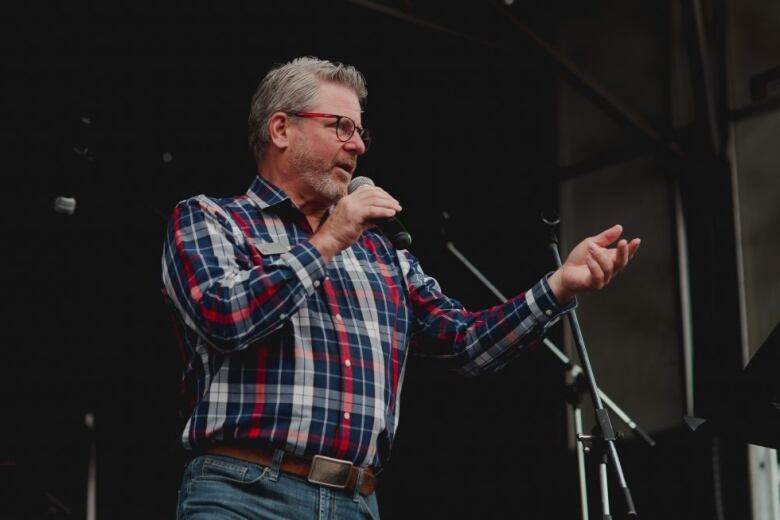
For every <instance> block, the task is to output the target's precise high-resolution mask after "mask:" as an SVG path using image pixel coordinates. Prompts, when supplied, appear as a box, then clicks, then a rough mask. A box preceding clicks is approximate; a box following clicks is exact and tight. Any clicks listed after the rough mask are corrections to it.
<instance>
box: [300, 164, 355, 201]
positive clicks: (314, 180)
mask: <svg viewBox="0 0 780 520" xmlns="http://www.w3.org/2000/svg"><path fill="white" fill-rule="evenodd" d="M303 176H304V178H305V179H306V180H307V181H308V183H309V185H310V186H311V187H312V188H313V189H314V191H316V192H317V193H318V194H319V195H322V197H323V198H325V199H327V200H329V201H330V202H331V203H332V204H335V203H337V202H338V201H339V200H341V198H342V197H343V196H344V195H346V193H344V188H343V187H342V186H341V185H339V184H337V183H336V182H334V181H333V179H331V178H330V175H329V172H315V171H312V170H306V171H305V173H304V174H303Z"/></svg>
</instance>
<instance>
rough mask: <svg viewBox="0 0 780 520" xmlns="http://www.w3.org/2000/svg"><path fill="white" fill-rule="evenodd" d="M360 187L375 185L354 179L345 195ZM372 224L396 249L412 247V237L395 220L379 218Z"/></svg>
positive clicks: (366, 178)
mask: <svg viewBox="0 0 780 520" xmlns="http://www.w3.org/2000/svg"><path fill="white" fill-rule="evenodd" d="M361 186H376V184H374V181H372V180H371V179H369V178H368V177H355V178H354V179H352V180H351V181H350V183H349V186H348V187H347V193H352V192H353V191H355V190H356V189H358V188H359V187H361ZM374 223H375V224H376V227H378V228H379V230H380V231H381V232H382V233H384V235H385V236H386V237H387V238H389V239H390V242H392V243H393V247H395V248H396V249H409V246H410V245H412V235H410V234H409V232H408V231H407V230H406V228H405V227H404V225H403V224H401V221H400V220H398V219H397V218H395V217H390V218H381V219H377V220H375V221H374Z"/></svg>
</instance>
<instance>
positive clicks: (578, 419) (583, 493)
mask: <svg viewBox="0 0 780 520" xmlns="http://www.w3.org/2000/svg"><path fill="white" fill-rule="evenodd" d="M571 408H572V411H573V412H574V429H575V435H576V436H577V439H579V438H580V437H581V435H582V410H581V409H580V407H579V406H577V405H571ZM576 445H577V474H578V475H579V480H580V510H581V511H582V520H588V518H589V517H588V483H587V482H588V477H587V475H586V474H585V447H584V446H583V445H582V442H579V441H577V442H576Z"/></svg>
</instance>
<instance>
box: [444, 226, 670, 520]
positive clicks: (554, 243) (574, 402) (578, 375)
mask: <svg viewBox="0 0 780 520" xmlns="http://www.w3.org/2000/svg"><path fill="white" fill-rule="evenodd" d="M443 217H444V219H445V221H446V220H448V219H449V215H448V214H447V213H446V212H444V213H443ZM544 222H545V223H546V224H547V225H548V226H550V237H551V240H550V248H551V249H552V251H553V254H554V256H555V260H556V263H557V265H558V267H560V265H561V259H560V254H559V252H558V239H557V237H556V236H555V231H554V229H553V227H552V226H555V225H557V224H558V221H557V220H556V221H554V222H549V221H547V220H544ZM442 234H443V235H445V236H446V232H445V230H444V229H442ZM445 247H446V248H447V249H448V250H449V251H450V252H451V253H452V254H453V255H454V256H455V257H456V258H457V259H458V260H459V261H460V262H461V263H462V264H463V265H464V266H466V268H467V269H468V270H469V271H471V273H472V274H473V275H474V276H475V277H476V278H477V279H478V280H479V281H480V282H482V284H483V285H484V286H485V287H487V288H488V290H490V291H491V292H492V293H493V294H494V295H495V296H496V297H497V298H498V299H499V301H501V302H505V301H507V300H508V298H507V297H506V296H505V295H504V294H503V293H501V291H499V290H498V288H496V286H495V285H493V284H492V283H491V282H490V280H488V279H487V278H486V277H485V276H484V275H483V274H482V273H481V272H480V271H479V269H477V268H476V267H475V266H474V265H473V264H472V263H471V262H470V261H469V260H468V259H467V258H466V257H465V256H464V255H463V254H462V253H461V252H460V251H459V250H458V249H457V248H456V247H455V245H454V244H453V243H452V241H450V240H447V241H446V244H445ZM570 319H571V320H572V327H573V328H574V327H575V324H576V330H577V331H579V324H578V322H577V321H576V315H575V314H574V311H570ZM575 337H576V334H575ZM578 337H579V339H582V333H581V332H580V333H579V336H578ZM543 343H544V345H545V346H546V347H547V348H548V349H549V350H550V352H552V353H553V354H554V355H555V357H557V358H558V359H559V360H560V361H561V362H562V363H563V364H564V365H565V367H566V371H567V374H568V380H569V381H571V382H570V383H568V386H569V397H568V404H569V406H571V408H572V412H573V416H574V423H575V433H576V437H577V469H578V471H577V472H578V476H579V484H580V505H581V511H582V519H583V520H588V498H587V479H586V475H585V456H584V454H585V453H586V452H590V451H591V449H592V447H594V446H596V445H597V444H599V443H598V442H594V441H597V440H598V439H600V438H603V436H602V435H593V436H586V435H584V434H583V433H582V411H581V407H580V403H581V398H582V395H583V394H584V392H585V386H586V385H585V384H584V383H583V379H584V375H586V374H588V373H589V374H590V378H589V381H588V382H589V387H590V390H591V395H592V396H593V398H594V410H596V411H597V412H596V419H597V424H599V426H600V427H601V428H603V427H602V426H601V424H602V422H605V423H606V425H607V428H606V429H605V431H607V432H609V433H610V437H611V439H612V440H611V441H610V443H609V444H608V443H606V442H602V443H600V444H601V446H599V448H600V451H599V455H601V458H600V460H601V463H600V478H599V482H600V484H601V491H602V493H601V498H602V511H603V512H604V516H603V519H604V520H608V519H611V518H612V517H611V516H610V513H609V501H608V495H607V485H606V484H607V483H606V460H607V459H608V457H609V455H610V454H611V453H614V458H613V459H612V460H613V461H614V462H613V464H614V465H615V467H616V473H617V474H618V477H619V481H620V484H621V488H622V489H623V490H624V496H625V498H626V502H627V505H628V514H629V515H632V516H636V515H637V514H636V510H635V508H634V504H633V500H632V498H631V493H630V491H629V489H628V486H627V485H626V483H625V478H624V477H623V473H622V469H621V468H620V461H619V460H618V457H617V451H616V450H615V447H614V439H615V434H614V430H613V429H612V425H611V423H610V422H609V415H608V414H607V412H606V410H604V407H603V403H606V405H607V406H609V408H610V409H611V410H612V411H613V413H615V415H617V416H618V417H619V418H620V419H621V421H623V423H625V425H626V426H628V428H629V429H631V431H632V432H634V434H635V435H636V436H638V437H639V438H641V439H642V440H643V441H644V442H645V443H646V444H647V445H648V446H650V447H653V446H655V441H654V440H653V438H652V437H650V435H649V434H648V433H647V432H646V431H645V430H644V429H642V428H641V427H640V426H639V425H637V423H636V422H635V421H634V420H633V419H631V417H630V416H629V415H628V414H627V413H626V412H624V411H623V410H622V409H621V408H620V407H619V406H618V405H617V404H615V402H614V401H613V400H612V399H610V398H609V396H607V394H605V393H604V392H603V391H601V390H600V389H598V387H597V386H596V384H595V380H594V378H593V371H592V369H590V361H589V358H588V357H587V352H586V351H585V347H584V340H583V344H582V348H581V349H579V346H580V345H579V343H578V350H579V353H580V359H581V360H583V364H584V365H586V370H587V372H586V371H584V370H583V369H582V368H580V367H579V366H578V365H577V364H576V363H574V362H573V361H571V360H570V359H569V357H568V356H566V354H564V353H563V351H561V350H560V349H559V348H558V347H557V346H556V345H555V343H553V342H552V341H550V340H549V339H547V338H544V339H543ZM583 354H584V355H583ZM596 399H598V406H596V405H595V401H596ZM599 410H600V412H599ZM602 417H603V418H605V420H604V419H602ZM610 446H611V449H610ZM605 450H606V451H605Z"/></svg>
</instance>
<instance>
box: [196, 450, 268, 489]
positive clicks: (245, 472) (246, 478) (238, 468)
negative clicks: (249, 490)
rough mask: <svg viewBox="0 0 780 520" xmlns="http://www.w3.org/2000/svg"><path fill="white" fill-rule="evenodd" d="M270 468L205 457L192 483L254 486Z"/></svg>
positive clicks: (229, 459)
mask: <svg viewBox="0 0 780 520" xmlns="http://www.w3.org/2000/svg"><path fill="white" fill-rule="evenodd" d="M269 472H270V468H268V467H265V466H260V465H257V464H252V463H251V462H242V461H240V460H236V459H231V458H228V457H219V456H205V457H204V458H203V461H202V465H201V468H200V472H198V473H197V474H196V476H194V477H193V480H194V481H221V482H232V483H234V484H254V483H255V482H258V481H260V480H263V479H265V478H266V477H267V475H268V473H269Z"/></svg>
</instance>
